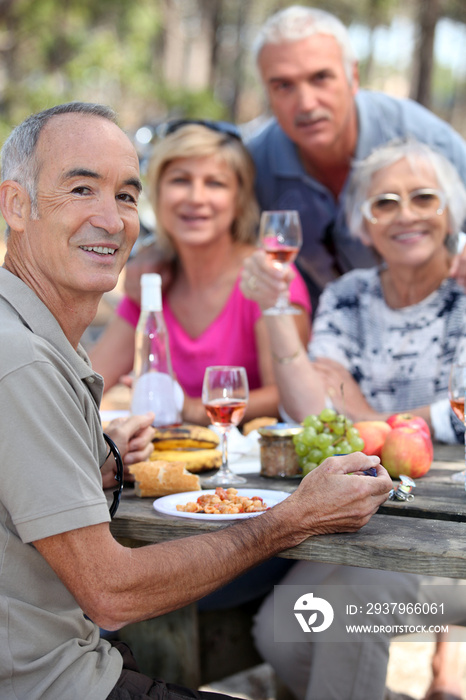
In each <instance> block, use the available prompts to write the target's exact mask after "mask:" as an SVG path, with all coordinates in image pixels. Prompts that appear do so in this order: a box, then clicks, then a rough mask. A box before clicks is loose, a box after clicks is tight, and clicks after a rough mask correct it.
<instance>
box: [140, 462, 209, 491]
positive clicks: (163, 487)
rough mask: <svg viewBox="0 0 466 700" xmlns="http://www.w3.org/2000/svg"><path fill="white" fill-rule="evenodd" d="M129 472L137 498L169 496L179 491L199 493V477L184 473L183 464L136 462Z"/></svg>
mask: <svg viewBox="0 0 466 700" xmlns="http://www.w3.org/2000/svg"><path fill="white" fill-rule="evenodd" d="M129 470H130V472H131V474H134V478H135V479H136V484H135V492H136V494H137V495H138V496H153V497H157V496H169V495H170V494H172V493H180V492H181V491H199V490H200V488H201V484H200V481H199V477H198V476H197V475H196V474H190V473H189V472H188V471H186V469H185V463H184V462H166V461H163V460H155V461H151V462H137V463H136V464H132V465H131V466H130V467H129Z"/></svg>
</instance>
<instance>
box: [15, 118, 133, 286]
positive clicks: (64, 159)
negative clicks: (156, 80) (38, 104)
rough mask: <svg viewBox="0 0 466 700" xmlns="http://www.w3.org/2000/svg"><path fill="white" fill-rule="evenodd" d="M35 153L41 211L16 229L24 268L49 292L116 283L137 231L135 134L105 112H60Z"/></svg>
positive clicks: (43, 135) (51, 121) (49, 126)
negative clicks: (20, 229) (126, 131)
mask: <svg viewBox="0 0 466 700" xmlns="http://www.w3.org/2000/svg"><path fill="white" fill-rule="evenodd" d="M36 158H37V162H38V166H39V176H38V181H37V207H36V210H37V216H35V215H34V214H32V215H31V216H30V217H29V218H28V220H27V221H26V222H25V227H24V231H23V232H22V233H21V234H20V235H19V236H18V244H19V246H20V252H21V256H22V259H23V264H24V266H25V268H26V269H28V271H29V274H30V275H31V276H32V277H33V278H34V279H35V281H36V284H37V285H38V286H39V287H40V288H41V289H42V290H43V291H44V292H45V294H47V289H52V288H54V290H55V293H58V295H59V296H60V297H63V298H67V297H69V296H73V295H74V294H78V295H79V294H82V293H83V292H92V293H96V292H98V293H103V292H105V291H108V290H110V289H113V287H114V286H115V284H116V282H117V280H118V275H119V273H120V272H121V270H122V268H123V266H124V264H125V262H126V260H127V258H128V256H129V253H130V251H131V248H132V246H133V244H134V242H135V241H136V238H137V236H138V233H139V219H138V212H137V200H138V196H139V192H140V188H141V183H140V179H139V164H138V158H137V155H136V152H135V150H134V148H133V146H132V144H131V142H130V141H129V139H128V138H127V137H126V136H125V134H124V133H123V132H122V131H121V129H120V128H119V127H117V126H116V125H115V124H113V123H112V122H111V121H109V120H107V119H104V118H102V117H97V116H93V115H88V114H77V113H70V114H62V115H57V116H55V117H52V119H51V120H50V121H49V122H48V123H47V124H46V126H45V127H44V128H43V130H42V132H41V134H40V137H39V141H38V144H37V149H36Z"/></svg>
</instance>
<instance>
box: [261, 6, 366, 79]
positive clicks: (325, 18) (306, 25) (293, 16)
mask: <svg viewBox="0 0 466 700" xmlns="http://www.w3.org/2000/svg"><path fill="white" fill-rule="evenodd" d="M315 34H326V35H328V36H333V37H334V39H336V41H337V43H338V44H339V46H340V48H341V51H342V56H343V65H344V68H345V73H346V77H347V78H348V82H349V83H350V84H351V82H352V79H353V67H354V63H355V61H356V57H355V55H354V51H353V47H352V46H351V41H350V37H349V34H348V30H347V29H346V27H345V25H344V24H342V22H340V20H339V19H338V18H337V17H335V15H331V14H330V13H329V12H325V11H324V10H318V9H317V8H314V7H303V6H302V5H291V7H287V8H285V9H284V10H280V11H279V12H276V13H275V14H274V15H272V16H271V17H269V19H268V20H267V21H266V22H265V24H264V25H263V26H262V28H261V29H260V31H259V34H258V35H257V37H256V39H255V41H254V43H253V53H254V56H255V58H256V61H258V60H259V55H260V52H261V51H262V49H263V48H264V46H266V45H267V44H284V43H292V42H295V41H300V40H301V39H307V38H308V37H310V36H314V35H315Z"/></svg>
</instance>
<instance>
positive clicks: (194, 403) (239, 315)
mask: <svg viewBox="0 0 466 700" xmlns="http://www.w3.org/2000/svg"><path fill="white" fill-rule="evenodd" d="M253 185H254V166H253V164H252V160H251V157H250V156H249V153H248V151H247V150H246V148H245V147H244V145H243V143H242V141H241V138H240V137H239V133H238V132H237V131H235V127H234V126H233V125H228V124H225V123H223V122H221V123H218V122H201V123H199V122H194V123H190V122H189V120H188V121H182V122H177V123H174V124H169V129H168V133H167V135H165V136H164V137H163V138H162V139H161V140H160V141H159V142H158V143H157V145H156V146H155V148H154V152H153V155H152V158H151V162H150V165H149V171H148V192H149V196H150V199H151V202H152V205H153V208H154V212H155V215H156V220H157V231H156V239H157V246H158V248H159V250H160V251H161V253H162V256H163V257H164V258H165V259H166V260H168V261H169V262H168V263H167V265H168V268H169V275H168V278H169V283H168V284H167V285H164V294H163V311H164V317H165V322H166V325H167V329H168V334H169V339H170V349H171V355H172V362H173V368H174V372H175V374H176V376H177V379H178V381H179V383H180V384H181V386H182V388H183V390H184V392H185V402H184V407H183V419H184V420H185V421H188V422H192V423H197V424H207V422H208V419H207V415H206V413H205V409H204V407H203V405H202V402H201V398H200V397H201V388H202V381H203V376H204V371H205V368H206V367H207V366H209V365H242V366H244V367H246V370H247V373H248V380H249V385H250V389H251V392H250V399H249V404H248V408H247V411H246V415H245V419H246V420H249V419H251V418H255V417H258V416H278V391H277V388H276V386H275V379H274V373H273V366H272V357H271V353H270V348H269V344H268V337H267V330H266V328H265V323H264V320H263V318H262V315H261V311H260V308H259V307H258V305H257V304H256V303H255V302H252V301H250V300H249V299H246V298H245V297H244V295H243V294H242V293H241V290H240V288H239V275H240V271H241V268H242V266H243V262H244V260H245V259H246V258H248V257H249V256H250V255H251V254H252V253H253V251H254V250H255V240H256V225H257V215H258V209H257V204H256V200H255V197H254V193H253ZM165 271H166V270H165ZM290 296H291V300H292V302H293V303H294V304H295V305H297V306H298V307H299V308H300V309H301V310H302V312H303V313H301V314H299V315H298V316H296V317H295V318H296V323H295V324H294V327H295V328H296V332H297V334H298V337H299V338H300V340H301V342H304V343H306V342H307V340H308V338H309V334H310V320H309V311H310V301H309V297H308V293H307V290H306V288H305V284H304V282H303V280H302V279H301V278H300V277H299V275H297V274H296V276H295V279H294V281H293V283H292V289H291V292H290ZM139 311H140V309H139V306H138V305H137V304H136V303H135V302H134V301H132V300H131V299H130V298H129V297H125V298H124V299H123V301H122V303H121V304H120V305H119V307H118V309H117V314H116V317H115V319H114V320H113V321H111V323H110V324H109V326H108V327H107V329H106V330H105V332H104V334H103V336H102V338H101V339H100V341H99V342H98V343H97V345H96V346H95V347H94V348H93V349H92V351H91V353H90V356H91V360H92V365H93V367H94V369H95V370H96V371H97V372H100V373H101V374H102V375H103V377H104V380H105V387H106V389H109V388H110V387H112V386H113V385H114V384H115V383H116V382H118V380H119V379H120V377H121V376H122V375H124V374H126V373H128V372H130V370H131V369H132V366H133V353H134V331H135V326H136V324H137V321H138V318H139Z"/></svg>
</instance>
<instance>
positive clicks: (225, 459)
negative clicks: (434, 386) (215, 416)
mask: <svg viewBox="0 0 466 700" xmlns="http://www.w3.org/2000/svg"><path fill="white" fill-rule="evenodd" d="M229 430H230V428H229V427H228V428H224V429H223V431H222V469H224V470H226V469H228V432H229ZM465 445H466V443H465ZM465 449H466V447H465Z"/></svg>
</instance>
